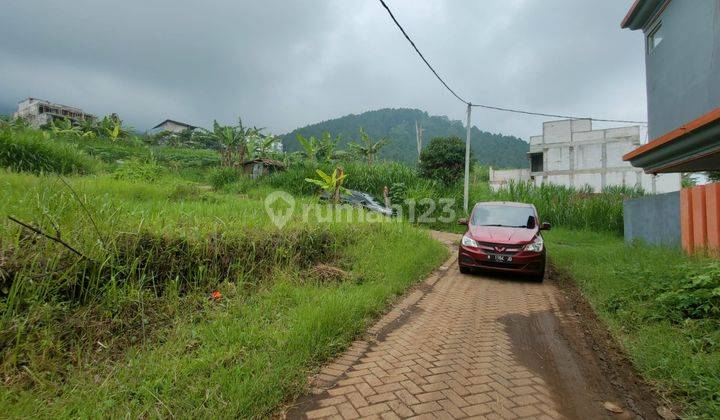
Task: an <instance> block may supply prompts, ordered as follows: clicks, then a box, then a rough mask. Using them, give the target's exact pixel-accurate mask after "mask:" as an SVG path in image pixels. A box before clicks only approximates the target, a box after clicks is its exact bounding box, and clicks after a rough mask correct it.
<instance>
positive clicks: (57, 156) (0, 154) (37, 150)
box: [0, 128, 95, 174]
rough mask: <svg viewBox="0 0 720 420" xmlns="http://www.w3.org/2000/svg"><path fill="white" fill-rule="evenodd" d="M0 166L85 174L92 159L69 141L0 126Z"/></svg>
mask: <svg viewBox="0 0 720 420" xmlns="http://www.w3.org/2000/svg"><path fill="white" fill-rule="evenodd" d="M0 166H3V167H6V168H9V169H11V170H13V171H18V172H20V171H25V172H33V173H41V172H53V173H59V174H71V173H78V174H88V173H91V172H93V171H94V168H95V162H94V161H93V159H92V158H90V157H89V156H88V155H86V154H85V153H83V152H82V151H80V150H78V149H77V148H76V147H75V146H73V145H72V144H68V143H66V142H63V141H56V140H52V139H47V138H45V136H44V135H43V133H42V132H41V131H38V130H32V129H19V130H13V129H10V128H5V129H2V130H0Z"/></svg>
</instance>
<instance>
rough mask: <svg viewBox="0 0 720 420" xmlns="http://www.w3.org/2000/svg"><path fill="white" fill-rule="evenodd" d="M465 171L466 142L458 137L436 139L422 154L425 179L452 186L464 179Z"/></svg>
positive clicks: (421, 160)
mask: <svg viewBox="0 0 720 420" xmlns="http://www.w3.org/2000/svg"><path fill="white" fill-rule="evenodd" d="M470 159H471V161H472V156H471V157H470ZM471 163H472V162H471ZM464 170H465V142H464V141H462V140H460V139H459V138H458V137H435V138H433V139H432V140H430V144H428V145H427V147H426V148H424V149H423V150H422V153H420V175H421V176H422V177H423V178H427V179H432V180H438V181H440V182H442V183H444V184H445V185H450V184H452V183H454V182H455V181H457V180H458V179H460V177H462V175H463V172H464Z"/></svg>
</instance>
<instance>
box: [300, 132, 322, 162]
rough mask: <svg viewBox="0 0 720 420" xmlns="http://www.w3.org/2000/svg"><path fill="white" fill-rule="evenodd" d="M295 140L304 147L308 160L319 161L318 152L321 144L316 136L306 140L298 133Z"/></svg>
mask: <svg viewBox="0 0 720 420" xmlns="http://www.w3.org/2000/svg"><path fill="white" fill-rule="evenodd" d="M295 138H296V139H297V141H298V143H300V145H301V146H302V148H303V149H304V154H305V157H306V158H308V160H310V161H312V162H316V161H317V152H318V149H319V148H320V144H319V143H318V140H317V138H315V136H310V138H305V137H304V136H303V135H302V134H300V133H298V134H297V135H296V136H295Z"/></svg>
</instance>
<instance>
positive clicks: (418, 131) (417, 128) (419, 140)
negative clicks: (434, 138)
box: [415, 120, 423, 162]
mask: <svg viewBox="0 0 720 420" xmlns="http://www.w3.org/2000/svg"><path fill="white" fill-rule="evenodd" d="M422 132H423V129H422V127H421V126H420V122H418V121H417V120H415V138H416V139H417V150H418V162H419V161H420V154H421V153H422V141H423V139H422Z"/></svg>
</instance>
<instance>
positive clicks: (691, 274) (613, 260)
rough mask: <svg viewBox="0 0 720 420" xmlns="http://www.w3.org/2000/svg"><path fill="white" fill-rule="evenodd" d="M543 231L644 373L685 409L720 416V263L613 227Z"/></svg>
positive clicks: (552, 253)
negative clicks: (631, 239)
mask: <svg viewBox="0 0 720 420" xmlns="http://www.w3.org/2000/svg"><path fill="white" fill-rule="evenodd" d="M544 236H545V238H546V243H547V244H548V249H549V252H550V256H551V259H552V261H553V263H554V264H555V265H556V266H557V267H559V268H560V269H563V270H566V271H567V272H569V274H570V275H571V276H572V277H573V279H574V280H575V281H576V282H577V285H578V286H579V287H580V289H581V290H582V291H583V293H584V294H585V295H586V297H587V298H588V300H589V301H590V303H591V305H592V306H593V308H594V309H595V311H596V313H597V314H598V316H599V317H600V318H601V319H602V320H603V321H604V322H605V323H606V324H607V325H608V327H609V329H610V331H611V333H612V334H613V335H614V336H615V338H616V339H617V340H618V341H619V342H620V343H621V344H622V345H623V347H624V348H625V349H626V350H627V352H628V354H629V356H630V358H631V360H632V361H633V363H634V365H635V366H636V367H637V369H638V370H639V371H640V373H641V374H642V375H643V377H644V378H645V379H646V380H648V381H649V382H650V383H651V384H652V385H653V386H654V387H655V388H656V389H657V390H658V391H659V392H660V393H661V394H663V395H665V396H666V397H667V398H669V399H670V400H671V401H673V402H674V403H675V404H677V405H679V406H681V407H682V408H683V410H684V414H685V415H686V416H688V417H699V418H720V263H718V262H717V261H713V260H709V259H706V258H702V257H688V256H686V255H684V254H683V253H682V252H681V251H679V250H673V249H666V248H660V247H652V246H646V245H641V244H634V245H625V243H624V242H623V240H622V238H618V237H617V236H615V235H611V234H602V233H596V232H590V231H571V230H565V229H556V230H553V231H550V232H548V233H546V234H544Z"/></svg>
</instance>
